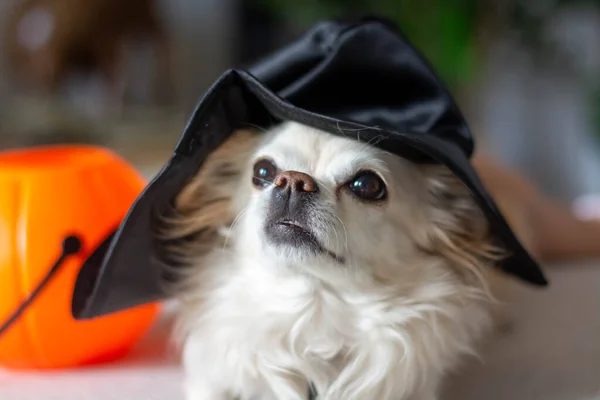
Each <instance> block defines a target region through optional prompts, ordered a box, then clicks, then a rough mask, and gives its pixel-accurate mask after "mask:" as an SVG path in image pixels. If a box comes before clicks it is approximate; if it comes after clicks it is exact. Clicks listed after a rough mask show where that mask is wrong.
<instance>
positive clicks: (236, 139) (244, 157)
mask: <svg viewBox="0 0 600 400" xmlns="http://www.w3.org/2000/svg"><path fill="white" fill-rule="evenodd" d="M261 136H262V135H260V134H258V133H256V132H254V131H251V130H239V131H236V132H235V133H234V134H233V135H232V136H231V138H229V139H228V140H227V141H226V142H225V143H223V144H222V145H221V146H220V147H219V148H218V149H217V150H215V151H214V152H213V153H212V154H211V155H210V156H209V157H208V158H207V160H206V161H205V163H204V164H203V165H202V166H201V168H200V169H199V171H198V173H197V174H196V175H195V176H194V178H192V180H191V181H190V182H189V183H188V184H187V185H186V186H185V187H184V189H183V190H182V191H181V192H180V193H179V195H178V196H177V198H176V199H175V201H174V207H173V210H171V212H170V213H169V215H166V216H163V217H162V218H161V220H162V223H161V224H160V231H159V232H157V237H158V238H159V240H161V241H162V242H163V245H164V247H165V250H164V251H163V253H165V256H166V258H168V260H169V261H168V262H167V264H172V263H173V262H175V263H183V264H187V263H190V262H192V261H197V260H198V258H199V257H202V256H204V255H206V254H207V253H208V252H210V251H211V250H212V249H213V248H214V247H215V246H216V245H219V244H220V243H221V242H222V239H223V237H222V235H220V234H219V231H220V230H221V229H222V228H223V227H225V226H228V225H229V224H231V223H232V220H233V218H234V215H233V210H232V202H233V200H234V196H235V195H236V192H237V191H238V184H239V183H240V179H241V176H242V175H243V173H244V171H245V168H246V167H247V166H248V161H249V157H250V156H251V154H252V151H253V150H254V149H255V148H256V146H257V144H258V142H259V140H260V137H261Z"/></svg>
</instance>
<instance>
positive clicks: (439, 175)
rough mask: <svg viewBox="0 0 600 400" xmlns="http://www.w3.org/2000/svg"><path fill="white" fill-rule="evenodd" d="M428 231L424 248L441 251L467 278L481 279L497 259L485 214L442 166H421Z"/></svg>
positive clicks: (498, 254) (499, 251)
mask: <svg viewBox="0 0 600 400" xmlns="http://www.w3.org/2000/svg"><path fill="white" fill-rule="evenodd" d="M422 172H423V174H424V176H425V182H426V185H427V196H428V202H427V203H428V213H429V219H430V221H431V224H430V228H431V231H430V233H429V235H428V243H427V244H426V245H425V250H426V251H427V252H429V253H434V254H439V255H442V256H443V257H444V258H446V259H447V260H449V261H450V262H451V264H452V265H453V267H454V269H455V270H456V271H457V272H459V274H460V275H461V276H463V277H465V278H467V279H470V280H471V279H473V278H475V279H476V280H478V281H482V275H483V274H485V273H487V272H488V270H490V268H489V266H490V265H493V264H495V263H497V262H498V261H500V260H501V259H502V258H503V257H504V256H505V254H504V252H503V250H502V249H501V248H500V247H498V246H496V244H495V242H494V240H493V236H492V233H491V230H490V226H489V224H488V222H487V219H486V218H485V215H484V214H483V212H482V211H481V209H480V208H479V206H478V205H477V203H476V202H475V199H474V198H473V196H472V195H471V193H470V191H469V189H468V188H467V187H466V186H465V185H464V184H463V183H462V182H461V181H460V180H459V179H458V178H457V177H456V176H455V175H454V174H453V173H452V172H451V171H450V170H448V169H447V168H446V167H444V166H438V165H435V166H423V167H422Z"/></svg>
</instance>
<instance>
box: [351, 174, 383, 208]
mask: <svg viewBox="0 0 600 400" xmlns="http://www.w3.org/2000/svg"><path fill="white" fill-rule="evenodd" d="M348 186H349V187H350V190H351V191H352V193H353V194H354V195H355V196H356V197H358V198H359V199H361V200H369V201H376V200H383V199H384V198H385V197H386V196H387V189H386V187H385V183H384V182H383V180H382V179H381V178H380V177H379V175H377V174H376V173H374V172H371V171H363V172H360V173H359V174H358V175H356V176H355V177H354V179H352V180H351V181H350V183H349V184H348Z"/></svg>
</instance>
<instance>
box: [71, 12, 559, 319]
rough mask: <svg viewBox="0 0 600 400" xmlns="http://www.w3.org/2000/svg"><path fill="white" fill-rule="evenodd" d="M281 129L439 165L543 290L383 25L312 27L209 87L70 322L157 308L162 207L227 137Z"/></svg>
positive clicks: (419, 61)
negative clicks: (286, 124) (284, 125)
mask: <svg viewBox="0 0 600 400" xmlns="http://www.w3.org/2000/svg"><path fill="white" fill-rule="evenodd" d="M283 120H292V121H297V122H300V123H302V124H305V125H309V126H313V127H315V128H318V129H321V130H324V131H327V132H330V133H332V134H340V132H344V136H345V137H352V138H354V139H356V140H361V141H365V142H370V143H376V144H374V145H375V146H377V147H379V148H382V149H384V150H386V151H388V152H391V153H394V154H397V155H399V156H401V157H405V158H407V159H410V160H411V161H414V162H416V163H438V164H443V165H445V166H447V167H448V168H449V169H450V170H451V171H452V172H453V173H454V174H455V175H456V176H457V177H458V178H460V179H461V180H462V182H464V184H465V185H466V186H467V187H468V188H469V189H470V191H471V193H472V195H473V196H474V198H475V199H476V200H477V202H478V204H479V206H480V207H481V209H482V210H483V211H484V213H485V215H486V217H487V218H488V220H489V223H490V225H491V227H492V230H493V232H494V233H495V236H496V238H497V239H498V241H499V242H500V243H501V245H502V246H503V247H504V248H505V249H507V250H508V251H509V253H510V254H509V256H508V257H507V258H506V259H505V260H504V261H503V262H502V264H501V265H500V267H501V268H502V269H503V270H504V271H506V272H507V273H509V274H513V275H516V276H518V277H520V278H521V279H523V280H525V281H527V282H530V283H532V284H537V285H546V284H547V282H546V279H545V277H544V274H543V273H542V271H541V270H540V267H539V266H538V265H537V263H536V261H535V260H534V259H533V258H532V257H531V256H530V255H529V254H528V252H527V251H526V250H525V249H524V248H523V246H522V245H521V244H520V243H519V241H518V240H517V238H516V237H515V235H514V233H513V232H512V231H511V229H510V228H509V226H508V225H507V223H506V221H505V220H504V218H503V217H502V215H501V213H500V211H499V210H498V208H497V206H496V204H495V203H494V201H493V200H492V198H491V197H490V195H489V194H488V193H487V192H486V190H485V188H484V187H483V185H482V184H481V182H480V180H479V178H478V176H477V174H476V173H475V171H474V169H473V167H472V166H471V163H470V161H469V159H470V157H471V154H472V153H473V147H474V145H473V138H472V136H471V133H470V131H469V128H468V126H467V123H466V121H465V119H464V117H463V116H462V114H461V112H460V111H459V109H458V107H457V106H456V104H455V102H454V100H453V99H452V97H451V95H450V94H449V93H448V90H447V89H446V87H445V86H444V84H443V83H442V82H441V81H440V79H439V78H438V77H437V76H436V74H435V73H434V72H433V70H432V68H431V67H430V65H429V64H428V62H427V61H425V59H424V58H423V57H422V56H421V55H420V54H419V52H418V51H417V50H415V49H414V48H413V47H412V46H411V45H410V44H409V43H408V42H407V41H406V39H405V38H404V37H403V36H402V34H401V33H400V32H399V31H398V30H397V29H396V27H395V26H394V25H393V24H391V23H390V22H389V21H386V20H382V19H373V18H368V19H361V20H356V21H350V22H348V21H326V22H323V23H320V24H318V25H317V26H315V27H314V28H313V29H312V30H310V31H309V32H308V33H306V34H305V35H304V36H302V37H301V38H300V39H298V40H297V41H296V42H294V43H292V44H290V45H288V46H287V47H284V48H283V49H281V50H279V51H277V52H276V53H274V54H272V55H271V56H269V57H267V58H266V59H264V60H262V61H261V62H259V63H258V64H256V65H254V66H253V67H251V68H249V69H248V70H238V69H233V70H230V71H227V72H225V73H224V74H223V75H222V76H221V78H219V80H218V81H217V82H216V83H215V84H214V85H213V86H212V87H211V88H210V89H209V90H208V92H207V93H206V94H205V95H204V97H203V98H202V100H201V101H200V103H199V104H198V106H197V108H196V110H195V112H194V114H193V116H192V118H191V119H190V121H189V123H188V125H187V126H186V128H185V130H184V132H183V135H182V136H181V139H180V141H179V143H178V144H177V146H176V148H175V151H174V153H173V155H172V157H171V159H170V160H169V161H168V162H167V164H166V165H165V166H164V168H163V169H162V171H161V172H160V173H159V174H158V176H157V177H156V178H155V179H154V180H153V181H152V182H151V183H150V184H149V185H148V186H147V187H146V189H145V190H144V192H143V193H142V194H141V195H140V197H139V198H138V199H137V201H136V202H135V204H133V206H132V207H131V209H130V211H129V213H128V215H127V216H126V218H125V220H124V221H123V223H122V224H121V226H120V227H119V229H118V230H117V231H116V232H115V233H114V235H112V236H111V237H109V238H107V240H106V241H105V243H104V245H103V246H101V247H100V248H99V249H98V251H97V254H96V255H95V256H94V257H92V258H91V259H90V260H89V261H90V262H88V263H86V265H85V266H84V267H83V268H82V270H81V273H80V275H79V277H78V280H77V284H76V287H75V292H74V296H73V304H72V308H73V315H74V316H75V317H76V318H80V319H82V318H92V317H96V316H100V315H104V314H108V313H112V312H115V311H119V310H122V309H125V308H129V307H133V306H137V305H141V304H144V303H147V302H151V301H155V300H160V299H163V298H164V297H165V296H166V295H165V293H164V292H163V290H162V287H163V285H162V284H161V280H162V279H163V277H164V273H163V272H164V271H163V270H162V266H161V264H160V263H159V262H157V261H156V257H155V256H156V252H157V251H158V249H156V248H155V246H154V244H155V241H154V239H153V235H152V232H153V229H152V228H153V225H152V224H153V221H154V219H153V215H154V213H155V212H156V211H157V210H158V212H160V211H161V210H166V209H167V208H168V207H170V205H171V204H172V202H173V200H174V198H175V197H176V195H177V194H178V193H179V192H180V191H181V190H182V188H183V187H184V186H185V185H186V183H187V182H188V181H189V180H190V179H191V178H192V177H193V176H194V175H195V174H196V172H197V171H198V169H199V168H200V166H201V165H202V163H203V162H204V161H205V160H206V158H207V156H208V155H209V154H210V153H211V152H213V151H214V150H215V149H216V148H217V147H218V146H219V145H220V144H222V143H223V142H224V141H225V140H227V138H228V137H229V136H230V135H231V134H232V133H233V132H234V131H235V130H236V129H237V128H240V127H243V126H248V125H258V126H268V125H271V124H272V123H273V122H274V121H275V122H277V121H283ZM375 138H377V140H375V141H372V140H373V139H375Z"/></svg>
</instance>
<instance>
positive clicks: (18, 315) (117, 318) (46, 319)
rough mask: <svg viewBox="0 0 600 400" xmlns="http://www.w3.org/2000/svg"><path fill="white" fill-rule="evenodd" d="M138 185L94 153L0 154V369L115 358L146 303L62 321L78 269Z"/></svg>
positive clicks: (104, 153)
mask: <svg viewBox="0 0 600 400" xmlns="http://www.w3.org/2000/svg"><path fill="white" fill-rule="evenodd" d="M144 186H145V182H144V180H143V178H142V177H141V176H140V175H138V173H137V171H135V170H134V168H132V167H131V166H130V165H128V164H127V163H126V162H125V161H123V160H122V159H121V158H119V157H118V156H116V155H115V154H113V153H112V152H110V151H108V150H106V149H103V148H99V147H93V146H90V147H85V146H48V147H37V148H32V149H25V150H14V151H6V152H3V153H0V366H4V367H10V368H66V367H76V366H80V365H85V364H91V363H98V362H104V361H110V360H114V359H116V358H118V357H120V356H122V355H124V354H125V353H126V352H127V351H128V350H130V349H131V347H132V346H133V345H134V344H135V343H136V342H137V341H138V339H139V338H140V337H141V336H142V335H143V334H144V333H145V332H146V330H147V329H148V327H149V326H150V324H151V323H152V321H153V320H154V318H155V316H156V314H157V312H158V306H157V305H156V304H150V305H145V306H142V307H137V308H133V309H130V310H127V311H124V312H120V313H115V314H113V315H109V316H106V317H101V318H97V319H92V320H86V321H76V320H75V319H74V318H73V317H72V315H71V296H72V293H73V287H74V285H75V281H76V278H77V275H78V273H79V271H80V270H81V268H82V265H83V264H84V263H85V262H86V261H87V260H89V259H90V258H91V257H90V256H93V255H94V254H96V256H97V255H98V251H97V250H98V248H100V247H101V246H106V244H107V240H108V238H109V237H110V235H111V234H112V233H113V232H115V230H116V229H117V227H118V226H119V224H120V222H121V221H122V219H123V218H124V216H125V215H126V213H127V211H128V209H129V207H130V206H131V204H133V202H134V201H135V199H136V197H137V196H138V195H139V194H140V193H141V191H142V190H143V188H144Z"/></svg>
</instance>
